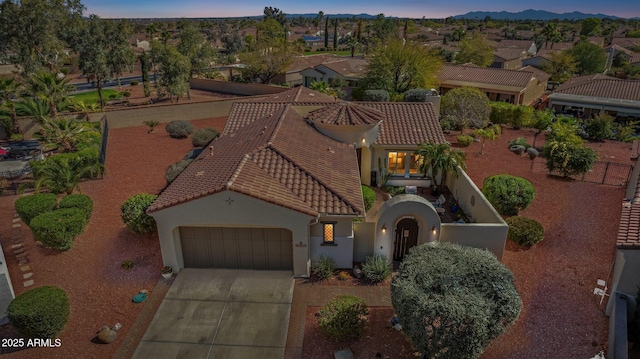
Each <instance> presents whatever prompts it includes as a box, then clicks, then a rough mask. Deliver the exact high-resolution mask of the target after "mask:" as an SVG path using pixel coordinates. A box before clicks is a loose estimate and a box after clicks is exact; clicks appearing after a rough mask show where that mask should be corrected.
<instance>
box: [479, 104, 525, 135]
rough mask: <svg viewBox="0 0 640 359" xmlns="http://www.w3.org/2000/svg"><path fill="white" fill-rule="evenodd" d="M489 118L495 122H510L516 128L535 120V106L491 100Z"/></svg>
mask: <svg viewBox="0 0 640 359" xmlns="http://www.w3.org/2000/svg"><path fill="white" fill-rule="evenodd" d="M490 105H491V114H490V115H489V119H490V121H491V122H492V123H494V124H508V125H511V127H513V128H514V129H516V130H517V129H520V128H521V127H526V126H529V124H531V123H532V121H533V107H530V106H521V105H514V104H511V103H508V102H500V101H498V102H491V103H490Z"/></svg>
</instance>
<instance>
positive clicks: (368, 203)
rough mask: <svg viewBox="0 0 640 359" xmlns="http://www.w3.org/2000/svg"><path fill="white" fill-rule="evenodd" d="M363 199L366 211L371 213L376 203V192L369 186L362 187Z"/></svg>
mask: <svg viewBox="0 0 640 359" xmlns="http://www.w3.org/2000/svg"><path fill="white" fill-rule="evenodd" d="M361 187H362V197H363V198H364V210H365V211H367V212H368V211H369V210H370V209H371V207H373V204H374V203H376V192H375V191H374V190H373V188H371V187H369V186H365V185H362V186H361Z"/></svg>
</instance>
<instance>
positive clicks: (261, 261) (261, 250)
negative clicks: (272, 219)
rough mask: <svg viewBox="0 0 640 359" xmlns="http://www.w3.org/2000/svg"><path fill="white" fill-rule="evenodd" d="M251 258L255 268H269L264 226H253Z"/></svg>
mask: <svg viewBox="0 0 640 359" xmlns="http://www.w3.org/2000/svg"><path fill="white" fill-rule="evenodd" d="M251 238H252V241H251V258H252V261H253V268H255V269H268V268H269V266H268V265H267V259H266V258H265V255H266V253H267V248H266V246H265V243H264V240H265V231H264V228H251Z"/></svg>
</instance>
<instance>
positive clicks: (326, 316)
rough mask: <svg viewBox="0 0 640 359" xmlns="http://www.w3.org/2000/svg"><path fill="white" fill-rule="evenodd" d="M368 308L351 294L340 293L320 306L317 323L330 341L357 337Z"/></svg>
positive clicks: (364, 323)
mask: <svg viewBox="0 0 640 359" xmlns="http://www.w3.org/2000/svg"><path fill="white" fill-rule="evenodd" d="M367 315H369V308H368V307H367V305H366V304H365V302H364V301H363V300H362V299H360V298H358V297H354V296H351V295H340V296H337V297H336V298H335V299H333V300H331V301H330V302H329V303H327V305H325V306H324V307H322V309H320V311H319V312H318V314H317V317H318V325H319V326H320V329H321V330H322V332H323V333H324V334H326V335H327V336H328V337H329V338H330V339H331V340H332V341H334V342H340V341H344V340H350V339H358V338H360V336H361V335H362V333H363V332H364V327H365V325H366V324H367Z"/></svg>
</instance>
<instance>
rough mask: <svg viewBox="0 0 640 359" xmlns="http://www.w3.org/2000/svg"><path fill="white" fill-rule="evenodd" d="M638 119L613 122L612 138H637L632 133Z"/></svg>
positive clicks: (624, 140) (631, 140)
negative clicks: (626, 121)
mask: <svg viewBox="0 0 640 359" xmlns="http://www.w3.org/2000/svg"><path fill="white" fill-rule="evenodd" d="M639 123H640V121H629V122H628V123H619V122H614V123H613V138H614V139H615V140H616V141H620V142H633V141H634V140H637V139H638V136H634V135H633V134H634V133H635V132H636V128H637V127H638V124H639Z"/></svg>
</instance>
